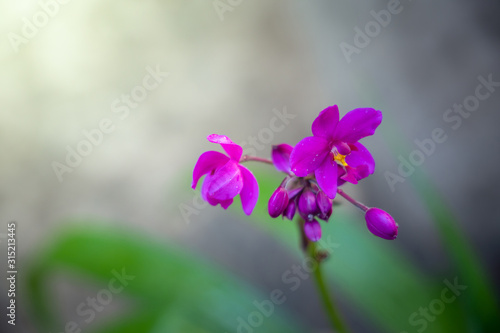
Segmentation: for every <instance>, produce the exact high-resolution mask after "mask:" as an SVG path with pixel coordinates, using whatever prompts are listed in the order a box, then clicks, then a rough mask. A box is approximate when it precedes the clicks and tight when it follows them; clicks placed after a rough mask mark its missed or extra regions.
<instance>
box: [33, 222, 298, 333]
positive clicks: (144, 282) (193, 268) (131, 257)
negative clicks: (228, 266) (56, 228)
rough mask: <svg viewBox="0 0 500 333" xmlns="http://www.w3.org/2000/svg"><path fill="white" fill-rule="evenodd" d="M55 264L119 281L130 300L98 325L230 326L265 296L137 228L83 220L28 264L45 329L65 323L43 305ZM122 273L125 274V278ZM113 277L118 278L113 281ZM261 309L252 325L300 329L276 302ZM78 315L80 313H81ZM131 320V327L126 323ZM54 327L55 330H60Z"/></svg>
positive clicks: (156, 328)
mask: <svg viewBox="0 0 500 333" xmlns="http://www.w3.org/2000/svg"><path fill="white" fill-rule="evenodd" d="M61 271H63V272H64V271H65V272H70V273H73V274H74V273H75V272H76V273H78V274H80V275H83V276H87V277H90V278H93V279H94V280H96V281H100V282H101V283H103V287H104V288H109V284H110V281H111V280H113V281H115V282H113V283H114V286H115V287H116V286H117V285H119V281H120V280H119V279H118V280H117V278H116V277H117V276H118V275H122V276H125V277H126V278H125V279H124V278H123V277H122V280H123V281H125V282H123V283H122V284H121V285H122V286H123V293H124V295H127V296H129V297H132V299H133V300H135V302H136V305H137V308H139V309H147V311H148V312H147V313H143V311H142V310H141V311H133V312H132V313H127V314H125V316H124V317H122V318H120V320H119V321H118V322H117V323H115V324H114V325H111V326H109V328H106V329H104V330H101V331H100V332H103V333H104V332H105V333H110V332H128V331H134V330H135V332H160V331H161V332H177V331H178V332H218V333H220V332H235V331H236V330H237V327H238V325H239V323H238V320H239V318H242V319H243V320H247V318H248V315H249V314H251V313H253V312H256V311H257V312H258V310H257V309H256V307H255V306H254V305H253V304H252V303H253V302H254V301H255V300H259V301H260V300H263V299H266V297H265V296H263V295H261V294H260V293H258V292H256V291H255V290H254V289H252V288H250V287H249V286H247V285H244V284H243V283H241V282H239V281H237V280H236V279H235V278H233V277H231V276H229V275H228V274H223V273H222V272H221V269H216V268H214V267H211V266H208V265H207V264H206V263H203V262H201V261H200V260H198V259H196V258H193V257H192V256H189V255H187V254H185V253H182V252H181V251H179V250H176V249H173V248H170V247H168V246H166V245H165V244H161V243H159V242H155V241H153V240H152V239H150V238H147V237H145V236H142V235H140V234H138V233H137V232H127V231H124V230H116V228H115V229H113V228H111V227H104V226H97V225H95V224H89V222H88V221H85V223H82V224H79V225H73V226H71V227H68V228H67V229H66V230H64V231H62V232H61V234H60V235H59V236H58V237H56V239H55V240H54V241H53V242H52V243H51V246H50V247H49V248H48V249H47V250H45V251H42V252H41V253H40V254H39V256H38V258H37V259H36V260H34V264H33V265H32V267H31V269H30V270H29V272H28V293H29V297H30V299H32V300H33V302H32V304H33V313H34V314H35V315H36V317H37V319H38V321H39V322H40V323H41V325H42V326H43V328H44V330H46V331H49V330H50V331H57V329H61V328H63V327H64V325H63V324H62V323H61V320H60V318H57V317H56V316H55V315H54V314H53V313H52V312H51V311H50V310H49V309H54V305H53V304H50V300H51V299H52V297H50V295H51V292H50V288H49V286H50V281H51V279H53V278H54V276H55V274H56V273H60V272H61ZM127 276H128V278H127ZM117 281H118V282H117ZM260 316H262V322H263V323H262V325H261V326H260V327H259V332H299V331H301V330H300V325H298V324H297V322H296V321H295V320H293V319H292V318H291V317H290V316H288V315H287V314H286V313H285V311H284V309H283V308H280V307H278V306H275V307H274V312H273V315H271V316H269V317H266V316H264V315H260ZM82 319H83V318H82ZM127 325H129V326H130V327H133V328H134V330H131V329H127V330H125V327H128V326H127ZM59 331H60V330H59Z"/></svg>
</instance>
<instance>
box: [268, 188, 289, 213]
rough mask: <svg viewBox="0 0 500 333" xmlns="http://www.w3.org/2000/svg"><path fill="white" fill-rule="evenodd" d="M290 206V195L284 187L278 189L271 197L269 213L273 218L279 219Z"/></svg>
mask: <svg viewBox="0 0 500 333" xmlns="http://www.w3.org/2000/svg"><path fill="white" fill-rule="evenodd" d="M287 206H288V193H287V192H286V190H285V189H284V188H283V187H281V186H280V187H278V188H277V189H276V191H274V193H273V194H272V195H271V198H270V199H269V203H268V205H267V211H268V212H269V215H271V217H272V218H277V217H278V216H280V215H281V213H283V211H284V210H285V209H286V208H287Z"/></svg>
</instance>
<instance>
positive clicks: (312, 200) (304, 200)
mask: <svg viewBox="0 0 500 333" xmlns="http://www.w3.org/2000/svg"><path fill="white" fill-rule="evenodd" d="M298 204H299V214H300V216H302V218H304V219H305V220H306V221H311V220H312V219H313V217H314V215H316V214H317V213H318V205H317V204H316V195H315V194H314V192H313V191H312V190H311V189H310V188H308V187H307V188H305V189H304V191H302V194H301V195H300V197H299V203H298Z"/></svg>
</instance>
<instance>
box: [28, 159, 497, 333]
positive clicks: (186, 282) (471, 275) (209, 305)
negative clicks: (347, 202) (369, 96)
mask: <svg viewBox="0 0 500 333" xmlns="http://www.w3.org/2000/svg"><path fill="white" fill-rule="evenodd" d="M251 167H252V170H253V171H254V173H255V174H256V176H257V179H258V180H259V184H260V191H261V193H260V198H259V202H258V205H257V207H256V208H255V210H254V214H253V215H252V218H251V220H252V223H255V225H257V226H258V227H259V228H262V229H264V230H266V231H267V232H269V233H270V234H272V235H273V236H274V237H275V238H276V240H277V241H279V242H281V243H282V244H283V245H284V246H286V247H288V248H289V249H290V250H291V251H292V252H293V253H294V254H296V255H297V256H298V257H299V258H300V257H301V256H302V255H303V254H302V253H301V251H300V246H299V244H300V242H299V238H298V237H299V236H298V231H297V225H296V223H294V222H291V221H288V220H284V221H282V220H281V219H271V218H270V217H269V216H268V214H267V199H268V198H269V197H270V195H271V193H272V192H273V191H274V189H275V188H276V187H277V186H278V185H279V182H280V179H279V177H280V176H278V178H277V177H276V172H275V171H272V170H269V167H266V166H264V167H263V166H260V165H259V166H256V165H252V166H251ZM418 177H419V178H418V185H417V189H418V191H419V193H420V194H421V195H422V196H425V199H424V200H423V202H424V203H426V204H427V206H428V208H429V212H430V213H431V215H432V216H433V217H434V219H435V220H436V225H437V226H438V231H440V232H441V233H442V234H443V239H444V242H445V244H446V245H447V247H448V249H449V251H450V256H451V257H453V258H454V259H455V262H457V263H458V264H457V269H456V271H452V272H449V274H448V275H447V276H439V277H438V276H428V275H426V274H425V273H423V272H421V271H420V270H419V269H418V267H416V266H415V265H414V264H412V262H410V261H409V260H408V258H406V257H405V255H404V254H403V253H398V251H397V250H396V247H395V246H394V244H393V243H392V242H388V241H385V240H382V239H379V238H376V237H373V236H372V235H371V234H370V233H369V232H368V231H367V230H366V228H365V225H364V219H363V216H362V215H361V214H355V215H354V216H352V215H350V214H348V212H347V211H345V210H344V209H342V207H341V206H340V207H335V209H334V214H333V218H332V219H331V222H329V223H322V227H323V238H324V239H325V240H326V241H328V242H329V243H333V244H335V247H334V251H333V253H332V254H331V256H330V258H329V259H328V260H327V261H326V262H325V263H324V272H326V274H327V279H328V280H329V281H330V282H331V283H330V290H331V291H332V294H337V293H341V294H342V295H343V296H346V297H347V298H348V299H349V300H350V301H351V302H352V304H353V305H354V306H355V308H356V309H357V314H358V315H359V316H360V317H363V321H367V320H368V321H371V322H373V324H374V325H376V326H377V327H378V328H379V329H380V330H381V331H383V332H398V333H399V332H408V333H409V332H417V331H425V332H429V333H432V332H458V333H459V332H496V327H495V325H496V321H497V320H498V314H499V313H500V312H499V311H498V307H497V304H496V301H495V299H494V296H493V295H494V293H493V291H492V288H491V287H490V284H489V283H488V281H487V278H486V277H485V274H484V273H483V271H482V269H481V267H480V265H479V264H478V261H477V260H476V259H475V257H474V254H473V253H472V252H471V251H470V249H469V247H468V245H467V244H466V241H465V239H464V237H462V236H461V234H460V232H459V231H458V230H457V229H456V228H452V225H453V221H454V217H453V215H452V213H451V211H450V210H449V209H448V208H447V207H446V205H445V203H444V202H443V200H442V199H441V198H440V197H439V195H438V194H437V192H436V191H435V190H434V189H433V188H432V186H431V185H430V184H429V182H428V180H427V179H426V178H425V177H424V176H423V175H419V176H418ZM240 210H241V209H240V207H239V203H238V202H235V204H234V205H233V207H231V208H230V209H229V210H228V211H229V212H230V213H233V214H242V213H241V212H240ZM72 225H73V227H67V228H66V229H65V230H63V231H62V232H61V233H60V234H59V236H58V237H56V239H55V240H53V241H52V242H51V244H50V246H49V248H48V249H46V250H45V251H42V252H41V253H39V255H38V257H37V258H36V260H34V261H33V265H32V267H31V269H30V271H29V276H28V281H29V296H30V298H31V300H32V302H33V307H34V309H33V310H34V311H33V313H34V314H35V316H36V317H37V321H38V322H39V323H40V324H41V325H42V326H43V328H44V329H46V330H51V331H55V330H57V328H59V331H57V332H60V331H62V328H63V327H64V325H65V324H64V323H62V322H61V318H56V316H55V314H54V313H52V311H51V310H50V309H54V304H51V299H52V297H51V292H50V280H51V279H52V278H53V277H54V274H55V272H60V271H61V270H68V271H72V272H79V273H80V274H82V275H84V276H88V277H92V278H94V279H95V280H98V281H101V283H108V281H109V280H110V279H112V278H113V273H112V271H113V270H118V271H119V270H120V269H122V268H125V269H126V271H127V273H129V274H132V275H134V276H135V278H134V280H133V281H132V282H131V283H130V285H129V286H127V287H126V288H125V289H124V293H125V294H127V295H130V296H131V297H133V299H134V300H135V301H136V305H137V309H138V310H137V311H132V312H131V313H126V314H125V315H124V316H123V317H121V318H119V320H117V321H116V323H114V324H111V325H108V326H107V327H101V328H100V330H99V331H98V332H101V333H110V332H193V333H196V332H236V331H237V327H238V325H239V322H238V318H239V317H241V318H247V317H248V315H249V314H250V313H252V312H253V311H255V310H256V309H255V305H254V304H252V303H253V302H254V301H255V300H262V299H265V297H263V296H262V295H261V294H260V293H259V292H258V291H256V290H254V289H253V288H251V287H249V286H247V285H245V284H244V283H242V282H240V281H237V280H236V279H235V278H234V277H231V276H229V274H227V273H225V272H224V271H223V270H222V269H220V268H218V267H211V266H209V265H207V264H206V263H204V262H202V261H201V260H200V259H198V258H195V257H194V256H189V255H186V254H185V253H181V249H174V248H171V247H168V246H165V245H164V244H159V243H156V242H155V241H153V240H151V239H150V238H148V237H146V236H141V235H137V234H135V233H132V232H125V231H120V232H117V231H116V229H110V228H107V227H103V226H100V224H99V223H98V222H94V223H91V222H89V221H82V223H80V224H77V225H76V226H75V225H74V224H72ZM242 237H244V235H243V236H242ZM455 279H458V281H459V283H460V284H463V285H466V286H467V289H466V290H465V291H464V292H463V293H462V294H463V295H458V296H457V297H456V298H455V299H454V300H453V301H452V302H444V303H443V304H445V308H444V310H443V311H441V312H440V313H439V316H438V317H437V316H436V317H435V319H434V320H427V321H426V322H425V325H424V323H423V322H422V318H425V317H424V316H423V315H422V313H421V312H420V311H421V310H420V309H421V308H429V307H430V306H432V304H433V303H434V304H435V303H436V302H437V301H436V300H441V299H442V297H443V296H442V295H443V294H442V292H443V290H444V289H446V288H448V286H449V284H448V283H451V284H453V283H454V281H455ZM445 281H448V283H447V282H445ZM449 295H452V294H449ZM441 302H442V301H441ZM285 308H286V306H282V307H276V313H274V314H273V315H272V316H269V317H268V318H265V320H264V321H263V322H264V323H263V324H262V326H260V327H258V330H256V331H258V332H308V330H304V329H301V328H300V327H301V326H300V324H298V323H297V320H296V319H295V318H293V317H291V316H290V315H288V314H287V313H286V312H285ZM431 317H434V316H432V313H431ZM412 318H413V319H412ZM419 320H420V321H419Z"/></svg>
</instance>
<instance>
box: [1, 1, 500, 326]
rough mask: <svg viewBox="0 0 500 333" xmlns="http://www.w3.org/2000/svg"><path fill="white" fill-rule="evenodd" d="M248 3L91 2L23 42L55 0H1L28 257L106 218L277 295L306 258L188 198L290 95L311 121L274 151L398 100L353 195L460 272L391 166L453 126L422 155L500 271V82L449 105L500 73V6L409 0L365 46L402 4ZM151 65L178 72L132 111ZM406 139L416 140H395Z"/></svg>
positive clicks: (9, 195)
mask: <svg viewBox="0 0 500 333" xmlns="http://www.w3.org/2000/svg"><path fill="white" fill-rule="evenodd" d="M231 8H232V10H231V11H226V12H224V13H222V14H220V13H218V12H217V10H216V9H215V8H214V6H213V3H212V2H211V1H189V2H188V1H152V0H151V1H132V0H127V1H113V0H107V1H102V0H101V1H97V0H89V1H77V0H74V1H70V2H68V3H67V4H60V5H59V8H58V11H57V12H56V13H55V14H54V15H53V17H50V18H49V19H48V21H47V22H46V24H43V26H42V27H40V28H38V31H37V32H36V33H33V34H34V36H33V37H30V38H26V39H25V40H24V42H22V43H20V44H18V45H17V47H16V46H14V44H15V43H14V44H13V43H12V38H13V37H12V36H13V35H12V33H14V34H16V35H18V36H23V35H22V33H23V32H22V29H23V26H24V25H25V21H23V18H25V17H26V18H28V19H29V20H31V21H32V22H33V16H34V15H36V13H38V12H40V11H41V10H42V9H41V5H40V4H39V3H38V2H37V1H16V2H14V1H4V2H2V3H0V13H1V14H0V16H1V20H0V29H1V31H0V34H1V35H2V36H3V38H1V40H0V59H1V62H0V72H1V75H0V99H1V101H2V107H1V111H0V151H1V152H2V159H1V162H0V183H1V185H2V186H1V187H0V221H2V225H6V224H7V223H8V222H9V221H11V220H15V221H17V223H18V242H19V250H18V255H19V256H20V258H21V259H20V260H21V263H20V265H22V263H23V261H24V260H23V258H24V259H26V260H28V259H29V257H30V255H31V254H32V253H33V251H36V249H37V248H38V247H39V246H40V245H41V244H44V242H45V241H46V240H47V239H48V237H49V236H50V235H51V234H52V233H53V232H54V230H56V229H57V227H58V226H60V225H61V224H63V223H66V221H67V219H68V218H74V217H93V218H98V219H102V220H106V221H111V222H110V223H116V224H117V225H129V226H133V227H135V228H140V229H142V230H143V231H144V232H146V233H150V234H155V235H157V236H158V235H160V236H161V237H163V238H164V239H165V240H166V241H173V242H176V243H178V244H180V245H181V246H184V247H185V248H187V249H189V250H193V251H197V252H198V253H200V254H201V255H202V256H204V257H206V258H208V259H210V260H212V261H215V262H216V263H218V264H220V265H222V266H224V267H226V268H227V269H228V270H230V271H232V272H234V273H236V274H237V275H239V276H241V277H242V278H243V279H245V280H247V281H249V282H251V283H252V284H253V285H255V286H257V287H258V288H260V289H262V290H263V291H265V292H266V291H269V290H272V289H274V286H275V285H276V283H278V281H277V278H276V276H281V274H280V273H281V272H283V271H284V270H285V269H287V268H288V267H290V265H291V264H292V263H293V262H294V260H296V259H294V258H292V257H291V256H290V255H288V254H287V252H286V251H285V250H284V249H282V248H280V247H279V246H277V245H276V244H274V242H273V240H272V239H271V238H270V237H268V236H266V235H265V234H263V232H262V231H260V230H258V229H257V228H255V227H254V226H252V225H251V224H249V223H248V221H245V220H244V219H242V220H241V221H234V219H233V218H231V217H229V216H228V215H226V214H224V212H223V211H222V210H221V209H220V208H219V207H217V208H213V207H208V208H205V209H203V210H202V211H201V214H199V215H192V216H191V217H190V219H189V222H190V223H186V221H185V219H183V217H182V215H181V214H180V210H179V207H180V206H179V205H182V204H185V203H187V204H192V201H193V198H195V196H196V195H195V194H194V193H191V194H189V192H187V191H184V190H182V191H180V189H181V188H183V187H184V188H187V187H189V186H190V172H191V170H192V168H193V166H194V163H195V162H196V159H197V157H198V156H199V154H200V153H202V152H203V151H205V150H208V149H216V148H215V147H214V146H212V145H211V144H209V143H208V142H207V141H206V139H205V138H206V136H207V135H208V134H211V133H220V134H225V135H227V136H229V137H230V138H231V139H233V141H235V142H237V143H242V142H243V141H247V142H248V137H249V136H256V135H258V133H259V132H260V131H261V130H262V129H263V128H267V127H269V122H270V120H271V119H272V118H273V117H275V116H276V114H275V113H273V109H277V110H280V111H281V112H282V111H283V109H284V108H286V110H287V112H288V113H289V114H292V115H294V116H295V118H293V119H290V120H289V124H287V125H286V128H285V129H284V130H283V131H279V132H275V133H274V138H273V140H272V142H271V143H263V142H260V144H262V147H261V148H262V149H257V154H258V155H259V156H261V157H267V156H269V152H270V147H271V145H272V144H273V143H281V142H289V143H290V144H295V143H296V142H298V141H299V140H300V139H301V138H302V137H304V136H308V135H310V124H311V123H312V121H313V119H314V118H315V117H316V116H317V114H318V113H319V111H321V110H322V109H324V108H325V107H326V106H329V105H333V104H337V105H339V108H340V110H341V114H345V113H346V112H348V111H349V110H351V109H353V108H356V107H373V108H376V109H380V110H381V111H382V112H383V114H384V122H383V123H382V125H381V126H380V127H379V129H378V131H377V134H376V135H375V136H374V137H372V138H369V139H366V140H364V141H363V142H364V143H365V144H366V146H367V147H369V149H370V150H371V151H372V153H373V155H374V157H375V160H376V162H377V169H376V172H375V174H374V175H373V176H371V177H370V178H368V179H366V180H364V181H363V182H362V183H361V184H360V185H359V186H357V187H356V188H355V189H354V188H353V189H351V192H355V195H356V196H357V197H358V198H360V199H362V200H363V201H364V202H365V203H367V204H368V205H370V206H378V207H381V208H384V209H386V210H387V211H389V212H391V213H392V214H393V216H394V217H395V218H396V219H397V221H398V222H399V225H400V229H399V231H400V234H399V237H398V240H397V242H395V243H394V246H395V251H401V252H404V253H405V255H407V256H408V257H409V258H411V259H412V260H414V261H415V262H417V263H418V265H419V266H420V267H421V268H422V269H424V270H426V271H428V272H429V273H430V274H440V273H441V272H443V273H444V272H446V270H447V269H449V267H450V261H449V257H448V256H447V254H446V253H445V251H444V249H443V248H442V245H441V242H440V239H439V236H438V235H437V233H436V230H435V227H434V225H433V223H432V222H431V220H430V218H429V216H428V215H427V213H426V212H425V210H423V209H422V206H420V204H419V201H418V199H417V197H416V195H415V193H414V191H413V188H412V186H411V185H410V183H409V181H408V180H407V181H405V182H403V183H399V184H396V185H395V191H391V188H390V186H389V185H388V183H387V181H386V179H385V172H386V171H389V172H394V173H397V168H398V164H399V161H398V155H399V154H400V155H401V156H403V157H404V158H408V156H409V154H410V153H411V152H412V151H414V150H415V148H416V147H417V146H416V145H415V143H414V140H415V139H417V140H423V139H425V138H429V137H431V133H432V131H433V130H434V129H435V128H442V129H443V130H444V131H445V133H446V134H447V137H448V139H447V140H446V141H445V142H444V143H441V144H437V145H436V150H435V153H433V154H431V155H430V156H428V157H427V158H426V159H425V162H424V163H423V164H422V165H421V166H418V168H421V169H424V170H425V172H426V173H427V174H428V176H429V177H431V179H432V180H433V181H434V182H435V185H436V187H437V188H438V189H439V191H440V192H441V193H442V194H443V195H444V196H445V198H446V199H447V202H448V203H449V204H450V206H451V207H452V209H453V210H454V211H455V212H456V215H457V216H458V218H459V220H458V221H459V224H458V225H457V228H460V229H462V230H464V231H465V233H466V235H467V237H468V239H469V240H470V241H471V243H472V246H473V247H474V249H475V250H476V251H477V252H478V253H479V255H480V257H481V258H482V261H483V264H485V265H486V268H487V270H488V272H489V273H490V274H491V276H492V279H493V280H494V281H499V279H500V265H499V262H498V257H499V256H500V247H499V246H498V236H499V231H500V230H499V229H500V226H499V222H500V208H499V207H500V205H499V204H498V202H499V201H500V193H499V191H498V187H499V186H500V177H499V173H498V170H499V167H498V165H499V162H500V160H499V141H500V132H499V131H498V129H497V127H498V126H499V125H500V122H499V120H500V117H499V113H498V112H499V109H498V108H499V105H500V91H494V92H492V93H491V96H490V97H488V98H487V99H485V100H484V101H480V104H479V107H478V108H477V110H476V111H474V112H471V114H470V116H469V117H468V118H466V119H462V123H461V125H460V126H459V127H458V128H457V129H453V128H452V127H451V125H452V124H453V123H449V122H448V123H447V122H446V121H445V120H444V119H443V116H444V114H445V112H446V110H447V109H449V108H451V107H453V104H454V103H463V101H464V99H466V98H467V96H469V95H473V94H474V92H475V89H476V86H477V85H478V84H479V81H478V76H483V77H485V78H487V77H488V75H490V74H491V75H492V78H493V80H494V81H496V82H500V63H499V59H500V43H499V41H500V38H499V37H500V23H499V22H500V21H499V20H498V16H499V14H500V11H499V8H500V5H499V3H498V2H496V1H474V2H472V1H451V0H445V1H438V2H436V1H423V0H422V1H408V0H403V1H401V3H400V6H399V7H398V8H399V9H400V12H399V13H398V14H393V15H392V16H391V21H390V23H388V24H387V26H386V27H381V29H380V31H379V32H377V33H376V34H374V35H375V36H373V37H370V42H369V45H367V46H365V47H362V48H359V52H358V53H355V54H352V56H351V57H350V61H348V60H347V59H346V57H345V56H344V54H343V52H342V49H341V47H340V45H341V43H348V44H350V45H355V42H354V38H355V35H356V31H355V28H356V27H358V28H360V29H362V30H363V29H364V28H365V26H366V24H367V23H369V22H370V21H374V17H373V16H372V14H370V11H372V10H374V11H375V12H379V11H380V10H384V9H387V8H388V2H387V1H371V2H365V1H359V0H357V1H315V2H303V1H248V0H247V1H245V0H244V1H241V3H240V4H238V5H235V6H231ZM221 18H222V19H221ZM42 23H43V22H42ZM28 30H29V29H28ZM148 68H149V69H150V70H151V69H155V68H159V69H160V70H161V71H163V72H168V73H169V74H168V76H167V77H165V78H164V79H163V81H162V82H160V83H159V84H158V86H157V87H156V88H154V89H151V91H147V96H146V97H145V99H144V100H143V101H140V102H138V103H137V106H136V107H129V113H128V114H127V116H126V117H124V116H125V113H124V112H125V111H123V109H122V111H119V112H115V111H117V109H116V107H117V105H118V106H122V107H124V106H125V105H126V104H125V102H121V101H120V98H121V97H122V95H123V94H129V95H130V94H131V93H132V91H134V89H136V87H137V86H141V85H142V84H143V80H144V78H145V77H146V76H147V75H148ZM151 82H153V81H151ZM497 89H498V88H497ZM139 90H140V89H139ZM139 90H137V89H136V91H139ZM499 90H500V89H499ZM117 99H118V102H116V101H117ZM114 103H118V104H114ZM103 119H109V120H110V122H111V123H112V124H113V130H112V131H111V133H108V134H104V135H103V139H102V143H100V144H98V145H95V146H93V147H92V148H91V152H90V153H89V154H88V156H85V157H83V159H82V161H81V163H80V164H79V165H78V166H77V167H75V168H72V169H73V170H72V172H68V173H64V174H63V175H62V181H61V182H60V181H59V180H58V177H57V176H56V174H55V172H54V169H53V162H59V163H65V159H66V155H67V153H68V146H69V149H77V146H78V144H79V143H81V141H82V140H84V139H85V135H84V134H83V131H91V130H93V129H96V128H98V126H99V124H100V122H101V121H102V120H103ZM394 140H396V141H399V142H397V144H402V145H403V147H404V148H403V150H401V151H397V152H395V151H394V150H393V147H394V146H393V143H394V142H391V141H394ZM246 147H247V148H248V147H250V145H247V146H246ZM278 181H279V180H278ZM179 193H180V194H179ZM186 193H188V194H186ZM237 205H239V203H237ZM360 222H362V218H361V217H360ZM3 228H6V227H3ZM0 232H6V231H3V230H0ZM241 235H244V237H242V236H241ZM0 240H2V239H0ZM2 251H3V250H2ZM269 253H273V255H271V256H269ZM264 255H265V260H262V257H263V256H264ZM0 260H1V261H0V262H2V267H4V266H3V264H5V258H3V257H2V258H1V259H0ZM263 265H266V266H265V267H264V266H263ZM20 269H22V268H20ZM0 286H2V290H4V287H5V281H3V280H2V282H1V283H0ZM3 294H4V293H2V297H4V296H3ZM311 294H313V292H312V286H309V285H307V286H306V287H305V288H304V290H300V291H299V292H298V293H297V294H296V295H294V297H295V298H294V299H292V300H291V301H290V303H289V304H287V306H288V307H289V309H290V310H291V311H293V312H295V313H300V314H301V317H302V318H304V321H305V322H306V323H307V324H308V325H310V327H313V328H315V329H318V330H320V329H322V328H325V327H327V324H326V321H325V319H324V318H323V315H322V313H321V311H319V310H318V309H316V308H315V307H314V304H316V302H317V299H316V298H315V296H314V295H311ZM342 301H343V305H344V307H345V308H346V311H350V313H351V312H352V313H351V318H354V317H353V316H355V309H351V308H350V307H351V305H350V304H349V303H347V302H345V301H344V300H342ZM305 304H312V305H311V306H305ZM2 325H3V323H2ZM360 325H361V326H360V327H359V328H358V329H359V330H361V331H366V330H367V328H366V327H363V326H362V325H363V324H360ZM25 329H26V331H27V330H28V329H29V327H25ZM368 331H369V329H368Z"/></svg>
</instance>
